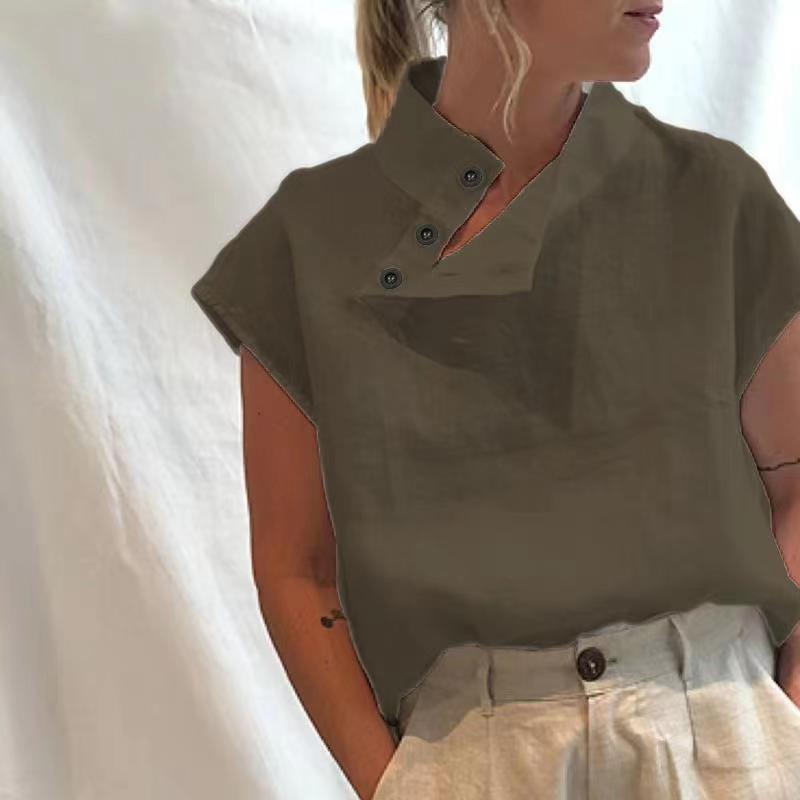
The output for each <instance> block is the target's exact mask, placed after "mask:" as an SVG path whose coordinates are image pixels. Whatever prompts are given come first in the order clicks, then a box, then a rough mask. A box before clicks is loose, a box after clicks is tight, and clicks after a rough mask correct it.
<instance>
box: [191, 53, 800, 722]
mask: <svg viewBox="0 0 800 800" xmlns="http://www.w3.org/2000/svg"><path fill="white" fill-rule="evenodd" d="M446 60H447V57H446V56H439V57H436V58H424V59H421V60H418V61H414V62H411V63H410V64H409V65H408V66H407V68H406V70H405V72H404V74H403V79H402V81H401V83H400V87H399V91H398V94H397V98H396V101H395V104H394V106H393V108H392V111H391V114H390V116H389V118H388V120H387V122H386V125H385V127H384V129H383V130H382V132H381V134H380V135H379V137H378V138H377V139H376V140H375V141H374V142H368V143H367V144H364V145H363V146H361V147H359V148H357V149H355V150H354V151H352V152H350V153H347V154H344V155H342V156H339V157H336V158H334V159H331V160H329V161H326V162H323V163H320V164H317V165H314V166H311V167H300V168H297V169H294V170H292V171H291V172H290V173H289V174H287V175H286V176H285V177H284V178H283V180H282V181H281V182H280V185H279V186H278V187H277V189H276V190H275V191H274V192H273V193H272V194H271V195H270V196H269V197H268V199H267V200H266V202H265V204H264V205H263V207H262V208H261V209H259V210H258V211H257V212H256V213H255V215H254V216H253V217H252V218H251V219H250V220H249V221H248V222H247V223H246V224H245V225H244V226H243V227H242V228H241V230H240V231H239V232H238V233H237V234H236V235H235V236H233V237H232V238H231V240H230V241H229V242H228V243H227V244H225V246H224V247H223V248H222V250H221V252H219V254H218V255H217V256H216V258H215V259H214V260H213V263H212V264H211V266H210V267H209V268H208V269H207V271H206V272H205V274H203V275H202V276H201V277H200V278H199V280H198V281H197V282H196V283H195V285H194V286H193V287H192V290H191V293H192V296H193V297H194V299H195V300H196V301H197V302H198V304H199V305H200V307H201V308H202V309H203V311H204V312H205V313H206V314H207V315H208V317H209V318H210V320H211V321H212V322H213V323H214V324H215V326H216V327H217V328H218V330H219V331H220V332H221V334H222V335H223V336H224V337H225V339H226V341H227V342H228V344H229V345H230V346H231V348H232V349H233V350H234V352H238V347H239V345H240V344H241V345H244V346H246V347H247V348H248V349H250V350H251V351H252V352H253V354H254V355H255V356H256V357H257V358H258V360H259V361H260V362H261V364H262V365H263V366H264V368H265V369H267V370H268V371H269V372H270V373H271V374H272V376H273V377H274V379H275V380H276V381H277V382H278V383H279V384H280V385H281V386H282V387H283V389H284V390H285V391H286V392H287V394H288V395H289V396H290V397H291V398H292V400H293V401H294V402H295V403H296V405H297V406H298V408H299V409H300V410H301V411H302V412H303V413H304V414H305V415H306V416H307V417H308V419H309V420H310V421H311V422H312V423H313V424H314V426H315V428H316V433H317V437H318V444H319V454H320V461H321V468H322V474H323V481H324V487H325V494H326V498H327V502H328V508H329V511H330V515H331V521H332V524H333V528H334V532H335V535H336V553H337V588H338V592H339V598H340V600H341V604H342V610H343V612H344V614H345V616H346V618H347V624H348V626H349V630H350V633H351V636H352V640H353V644H354V647H355V649H356V652H357V654H358V658H359V660H360V662H361V664H362V666H363V669H364V671H365V674H366V676H367V678H368V680H369V682H370V685H371V687H372V689H373V691H374V693H375V696H376V700H377V703H378V706H379V709H380V712H381V714H382V715H383V717H384V719H385V720H386V721H387V722H388V723H389V724H391V725H395V724H396V721H397V714H398V704H399V701H400V699H401V697H402V696H403V695H405V694H406V693H408V692H410V691H411V690H412V689H413V687H414V686H416V685H417V684H418V683H419V682H420V681H421V680H422V678H423V676H424V675H425V673H426V672H427V670H428V669H429V668H430V667H431V665H432V664H433V662H434V660H435V659H436V657H437V655H438V654H439V653H441V652H442V651H443V650H444V649H445V648H448V647H451V646H453V645H457V644H465V643H470V642H472V643H480V644H484V645H495V646H513V645H523V646H532V645H536V646H553V645H558V644H563V643H565V642H569V641H570V640H571V639H572V638H573V637H575V636H576V635H578V634H579V633H581V632H583V631H587V630H593V629H595V628H597V627H598V626H600V625H603V624H607V623H610V622H613V621H615V620H628V621H631V622H635V621H645V620H647V619H650V618H653V617H655V616H657V615H661V614H664V613H668V612H679V611H683V610H687V609H690V608H693V607H695V606H697V605H698V604H700V603H702V602H704V601H714V602H717V603H721V604H753V605H758V606H759V607H760V608H762V609H763V611H764V614H765V619H766V620H767V622H768V623H769V630H770V635H771V636H772V637H773V640H774V644H776V645H780V644H782V643H783V641H785V639H786V638H787V637H788V635H789V634H790V632H791V631H792V629H793V627H794V626H795V624H796V623H797V621H798V620H800V587H798V585H797V584H796V583H795V582H794V581H793V580H792V579H791V577H790V575H789V572H788V570H787V566H786V562H785V560H784V558H783V555H782V553H781V551H780V549H779V547H778V546H777V543H776V541H775V538H774V536H773V534H772V527H771V509H770V504H769V499H768V496H767V494H766V492H765V490H764V486H763V484H762V482H761V478H760V476H759V472H758V469H757V466H756V464H755V462H754V460H753V457H752V454H751V452H750V450H749V448H748V446H747V443H746V440H745V438H744V436H743V435H742V429H741V425H740V412H739V403H740V399H741V396H742V394H743V392H744V390H745V388H746V386H747V383H748V381H749V380H750V378H751V377H752V374H753V373H754V371H755V369H756V367H757V365H758V363H759V361H760V360H761V358H762V357H763V356H764V354H765V353H766V351H767V350H768V349H769V347H770V346H771V345H772V344H773V342H774V341H775V340H776V339H777V337H778V336H779V334H780V333H781V332H782V330H783V329H784V328H785V326H786V325H787V323H788V322H789V321H790V319H791V317H792V316H793V315H794V314H795V313H797V312H798V311H800V222H798V219H797V217H796V216H795V215H794V213H793V212H792V211H791V210H790V208H789V207H788V205H787V204H786V202H785V201H784V199H783V198H782V197H781V195H780V194H779V193H778V191H777V190H776V188H775V187H774V185H773V183H772V182H771V180H770V178H769V177H768V175H767V173H766V172H765V170H764V169H763V168H762V167H761V166H760V164H759V163H758V162H757V161H756V160H755V159H754V158H752V157H751V156H749V155H748V154H747V153H746V151H744V150H743V149H742V148H741V147H740V146H738V145H737V144H735V143H733V142H730V141H728V140H725V139H722V138H719V137H716V136H714V135H711V134H709V133H705V132H702V131H696V130H691V129H687V128H682V127H678V126H675V125H672V124H669V123H666V122H664V121H662V120H659V119H658V118H656V117H655V116H654V115H653V114H652V113H651V112H649V111H648V110H647V109H646V108H645V107H643V106H641V105H638V104H635V103H632V102H631V101H629V100H628V99H627V98H626V97H625V96H624V95H623V94H622V93H621V92H620V91H619V90H618V89H617V88H616V87H615V86H614V85H613V83H610V82H604V81H596V82H594V83H592V84H591V85H590V88H589V91H588V96H587V97H586V98H585V101H584V103H583V105H582V106H581V108H580V112H579V114H578V115H577V117H576V119H575V122H574V124H573V125H572V127H571V129H570V133H569V137H568V139H567V141H566V143H565V144H564V146H563V147H562V149H561V150H560V152H559V153H558V154H557V155H556V157H554V159H553V160H552V161H550V162H549V163H548V164H547V166H546V167H545V168H544V169H543V170H541V171H540V172H539V173H538V174H537V175H536V176H535V177H534V178H532V179H531V180H530V181H529V182H528V183H527V184H526V185H525V186H524V188H523V189H522V190H521V191H520V192H519V193H518V194H517V195H516V196H515V197H514V198H513V200H512V201H511V203H510V204H509V205H508V206H507V207H506V208H505V209H504V210H503V212H502V213H501V214H500V215H499V216H498V217H496V218H495V219H494V220H492V221H491V222H490V223H489V224H488V226H486V227H485V228H483V229H482V230H481V231H480V232H479V233H478V234H477V235H476V236H474V237H473V238H472V239H470V240H469V241H467V242H466V243H465V244H464V245H463V246H461V247H460V248H459V249H458V250H456V251H454V252H453V253H451V254H450V255H448V256H446V257H445V258H443V259H441V258H440V254H441V252H442V250H443V248H444V246H445V244H446V242H447V241H448V240H449V239H450V237H451V236H452V235H453V234H454V232H455V231H456V230H457V229H458V228H459V227H460V226H461V225H462V224H463V223H464V222H465V221H466V220H467V218H468V217H469V216H470V214H471V213H472V211H473V210H474V209H475V208H476V206H477V205H478V204H479V202H480V201H481V198H482V197H483V195H484V194H485V192H486V189H487V188H488V187H489V185H490V184H491V183H492V181H494V179H495V178H497V176H498V175H499V174H500V172H501V171H502V169H503V167H504V163H503V161H502V160H501V159H500V158H499V157H498V156H497V155H496V154H495V153H494V152H493V151H492V150H491V149H490V148H489V147H488V146H487V145H486V144H484V143H483V142H482V141H480V140H479V139H477V138H476V137H474V136H472V135H470V134H468V133H466V132H464V131H462V130H461V129H459V128H457V127H456V126H454V125H452V124H451V123H450V122H448V121H447V120H446V119H445V118H444V117H442V116H441V115H440V114H439V113H438V112H437V111H436V110H435V109H434V108H433V103H434V101H435V98H436V93H437V91H438V87H439V85H440V81H441V76H442V73H443V70H444V68H445V65H446Z"/></svg>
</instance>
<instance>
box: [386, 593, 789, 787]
mask: <svg viewBox="0 0 800 800" xmlns="http://www.w3.org/2000/svg"><path fill="white" fill-rule="evenodd" d="M776 665H777V650H776V648H775V646H774V644H773V642H772V639H771V638H770V635H769V629H768V627H767V625H766V621H765V619H764V616H763V613H762V611H761V609H760V607H759V606H755V605H718V604H715V603H711V602H707V603H703V604H701V605H699V606H697V607H695V608H693V609H691V610H689V611H687V612H683V613H671V614H667V615H664V616H661V617H657V618H653V619H650V620H648V621H646V622H644V623H640V624H628V623H625V622H623V623H617V624H613V625H608V626H604V627H602V628H598V629H596V630H595V631H592V632H589V633H586V634H584V635H582V636H579V637H578V638H577V639H576V640H574V641H573V642H572V643H571V644H570V645H567V646H561V647H550V648H527V647H489V646H485V645H481V644H478V643H469V644H462V645H457V646H455V647H451V648H448V649H446V650H444V651H442V652H441V653H440V655H439V657H438V658H437V660H436V661H435V662H434V663H433V665H432V666H431V667H430V668H429V670H428V671H427V672H426V674H425V675H424V676H423V678H422V680H421V681H420V682H419V683H418V684H417V685H416V686H415V687H414V688H413V689H412V690H411V691H410V692H409V693H407V694H406V695H404V697H403V699H402V702H401V706H400V715H399V717H398V724H397V738H398V740H399V744H398V747H397V749H396V751H395V753H394V755H393V757H392V759H391V761H390V762H389V764H388V766H387V768H386V770H385V771H384V773H383V775H382V776H381V779H380V781H379V783H378V786H377V788H376V791H375V794H374V796H373V798H374V800H440V799H441V800H445V799H446V800H487V799H491V800H798V799H799V798H800V709H799V708H798V707H797V706H796V705H795V703H794V702H793V701H792V700H791V699H790V698H789V696H788V695H787V694H786V693H785V692H784V691H783V689H782V688H781V686H780V685H779V684H778V683H777V682H776V679H775V678H776Z"/></svg>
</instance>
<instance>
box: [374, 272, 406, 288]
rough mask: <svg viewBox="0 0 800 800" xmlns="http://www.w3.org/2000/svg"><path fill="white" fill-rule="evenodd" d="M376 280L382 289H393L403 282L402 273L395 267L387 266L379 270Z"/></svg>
mask: <svg viewBox="0 0 800 800" xmlns="http://www.w3.org/2000/svg"><path fill="white" fill-rule="evenodd" d="M378 281H379V283H380V285H381V286H382V287H383V288H384V289H394V288H395V287H396V286H399V285H400V284H401V283H402V282H403V273H402V272H400V270H399V269H398V268H397V267H387V268H386V269H383V270H381V274H380V277H379V278H378Z"/></svg>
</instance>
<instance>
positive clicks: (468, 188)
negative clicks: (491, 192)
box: [358, 56, 638, 297]
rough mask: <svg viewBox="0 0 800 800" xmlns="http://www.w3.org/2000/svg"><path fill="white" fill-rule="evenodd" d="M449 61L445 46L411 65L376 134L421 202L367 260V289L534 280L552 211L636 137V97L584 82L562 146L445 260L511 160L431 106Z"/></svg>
mask: <svg viewBox="0 0 800 800" xmlns="http://www.w3.org/2000/svg"><path fill="white" fill-rule="evenodd" d="M446 62H447V56H439V57H436V58H424V59H422V60H418V61H413V62H410V63H409V64H408V65H407V66H406V68H405V71H404V73H403V76H402V79H401V82H400V86H399V89H398V93H397V96H396V98H395V103H394V105H393V107H392V110H391V112H390V114H389V117H388V119H387V120H386V123H385V125H384V128H383V130H382V131H381V133H380V135H379V136H378V138H377V139H376V141H375V142H374V145H373V147H374V153H375V157H376V159H377V161H378V164H379V165H380V168H381V169H382V170H383V172H384V173H385V174H386V176H387V177H388V178H389V179H390V180H392V181H393V182H394V183H395V184H396V185H397V186H399V187H400V189H402V190H403V191H404V192H406V193H407V194H408V195H410V196H411V197H413V198H414V199H415V200H416V201H417V202H418V204H419V212H418V215H417V216H416V217H415V218H414V219H413V220H412V221H411V224H410V227H409V230H408V231H407V232H406V234H405V235H404V236H402V237H401V239H400V241H399V243H398V245H397V246H396V247H395V248H394V250H393V251H392V252H391V253H388V254H387V257H386V258H385V259H383V260H382V262H381V263H380V264H377V265H375V266H374V268H373V269H372V270H371V272H370V274H369V275H368V276H367V278H366V280H365V281H364V282H363V284H362V285H361V287H360V289H359V290H358V293H359V294H361V295H369V296H382V295H385V296H387V297H388V296H392V297H402V296H405V297H437V296H451V295H454V294H505V293H508V292H512V291H523V290H529V289H531V287H532V281H533V272H534V267H535V263H536V260H537V258H538V255H539V251H540V249H541V244H542V239H543V237H544V234H545V229H546V226H547V222H548V220H549V219H550V217H551V216H552V215H554V214H558V213H560V212H562V211H563V210H565V209H566V208H568V207H569V206H571V205H572V204H574V203H576V202H578V201H579V200H581V199H582V198H583V197H585V196H586V195H588V194H589V193H590V192H591V191H592V190H593V189H594V188H595V187H596V186H597V185H598V184H599V183H600V182H601V181H602V179H603V177H604V175H606V174H607V173H608V172H609V171H610V170H611V169H612V168H613V167H614V166H615V165H616V164H617V162H618V161H619V159H620V158H621V157H622V156H624V155H625V154H626V153H627V152H628V151H629V148H630V147H631V144H632V140H633V135H634V133H635V132H636V125H637V122H638V118H637V116H636V114H635V113H634V111H633V109H634V105H633V104H632V103H630V102H629V101H628V100H627V99H626V98H625V96H624V95H623V94H622V93H621V92H620V91H619V90H618V89H617V88H616V87H615V86H614V85H613V84H612V83H610V82H607V81H594V82H592V83H586V82H585V83H584V84H583V88H584V90H585V91H587V93H588V97H587V98H586V99H585V101H584V103H583V105H582V107H581V109H580V111H579V113H578V115H577V118H576V120H575V122H574V123H573V126H572V128H571V130H570V133H569V136H568V138H567V140H566V142H565V144H564V146H563V147H562V149H561V151H560V152H559V154H558V155H557V156H556V157H555V158H554V159H553V160H552V161H550V162H549V163H548V164H547V166H546V167H545V168H544V169H542V170H541V171H540V172H539V173H538V174H537V175H536V176H535V177H534V178H533V179H532V180H531V181H529V182H528V183H527V184H526V185H525V186H524V187H523V188H522V190H521V191H520V192H519V193H518V194H517V195H516V196H515V197H514V198H513V199H512V200H511V202H510V203H509V204H508V205H507V206H506V208H505V209H504V210H503V211H502V212H501V213H500V214H499V215H498V216H497V217H495V218H494V219H493V220H491V221H490V222H489V223H488V225H487V226H486V227H484V228H483V229H482V230H481V231H480V232H479V233H478V234H476V235H475V236H473V237H472V239H471V240H469V241H467V242H466V243H465V244H464V245H463V246H462V247H461V248H459V249H458V250H456V251H454V252H453V253H451V254H450V255H448V256H446V257H445V258H444V259H443V260H442V261H440V262H439V261H438V259H439V256H440V253H441V251H442V250H443V249H444V247H445V245H446V243H447V241H448V240H449V239H450V238H451V236H452V234H453V233H454V232H455V231H456V230H457V229H458V228H459V227H461V225H462V224H463V223H464V222H465V221H466V219H467V218H468V217H469V216H470V214H471V213H472V212H473V210H474V209H475V208H476V207H477V205H478V204H479V202H480V201H481V199H482V198H483V196H484V194H485V193H486V190H487V189H488V187H489V185H490V184H491V183H492V181H494V180H495V178H496V177H497V176H498V175H499V174H500V172H501V171H502V170H503V168H504V167H505V163H504V162H503V160H502V159H501V158H500V157H499V156H498V155H497V154H496V153H495V152H494V151H493V150H491V149H490V148H489V147H488V146H487V145H486V144H484V143H483V142H481V141H480V140H479V139H477V138H476V137H474V136H472V135H471V134H469V133H467V132H466V131H464V130H462V129H460V128H458V127H456V126H455V125H453V124H452V123H450V122H449V121H448V120H447V119H445V118H444V117H443V116H442V115H441V114H439V113H438V112H437V111H436V110H435V109H434V107H433V103H434V102H435V100H436V97H437V93H438V90H439V86H440V83H441V79H442V75H443V73H444V68H445V64H446ZM426 228H427V229H428V230H427V232H425V229H426ZM431 229H432V230H433V236H431V232H430V230H431ZM437 262H438V263H437ZM387 269H388V270H397V271H398V274H399V275H400V280H399V281H397V280H394V279H393V278H392V277H391V276H390V279H389V281H388V282H387V281H386V280H385V279H382V276H385V275H386V272H385V271H386V270H387Z"/></svg>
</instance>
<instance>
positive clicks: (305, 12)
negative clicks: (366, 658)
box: [0, 0, 800, 800]
mask: <svg viewBox="0 0 800 800" xmlns="http://www.w3.org/2000/svg"><path fill="white" fill-rule="evenodd" d="M353 5H354V4H353V2H352V0H347V1H345V0H306V2H297V0H260V1H259V0H190V1H189V2H175V1H174V0H172V1H171V0H137V2H133V0H127V1H126V0H107V1H106V2H100V0H95V1H94V2H91V1H90V0H84V2H76V1H75V0H73V1H72V2H70V0H49V2H47V3H42V2H33V3H32V2H29V0H6V1H5V2H4V3H3V4H2V8H0V169H1V171H0V175H1V176H2V182H1V183H0V234H1V235H0V304H1V306H0V308H1V309H2V313H0V354H1V355H2V370H0V402H2V412H3V413H2V415H1V416H0V442H1V443H2V444H1V445H0V446H1V447H2V458H0V469H1V470H2V479H0V499H1V500H2V511H3V516H2V525H0V544H1V546H2V549H1V550H0V798H2V800H177V799H178V798H191V799H192V800H205V799H206V798H208V800H212V799H213V800H219V798H226V800H233V798H241V800H255V799H256V798H276V799H277V798H309V797H313V798H315V799H316V798H320V800H324V799H325V798H346V797H353V796H355V795H354V793H353V791H352V789H351V788H350V786H349V784H348V782H347V780H346V778H345V777H344V775H343V774H342V772H341V770H340V769H339V767H338V765H337V764H336V762H335V760H334V759H333V758H332V756H331V755H330V753H329V752H328V750H327V748H326V747H325V745H324V743H323V742H322V741H321V739H320V738H319V737H318V735H317V733H316V730H315V729H314V728H313V726H312V725H311V723H310V721H309V719H308V717H307V716H306V714H305V712H304V710H303V708H302V705H301V704H300V703H299V701H298V699H297V698H296V697H295V695H294V693H293V690H292V688H291V684H290V683H289V681H288V680H287V677H286V675H285V673H284V671H283V668H282V666H281V664H280V661H279V660H278V658H277V656H276V653H275V651H274V649H273V647H272V644H271V642H270V640H269V638H268V636H267V633H266V630H265V627H264V624H263V621H262V619H261V616H260V612H259V609H258V603H257V597H256V594H255V588H254V585H253V582H252V578H251V572H250V554H249V528H248V518H247V507H246V496H245V492H244V477H243V470H242V457H241V440H240V435H241V433H240V424H241V411H240V400H239V364H238V361H237V359H236V358H235V357H234V356H233V354H232V353H231V351H230V350H229V349H228V346H227V345H226V344H225V343H224V341H223V339H222V337H220V336H219V335H218V333H217V332H216V331H214V330H213V328H212V327H211V326H210V325H209V324H208V321H207V320H206V319H205V318H204V316H203V315H202V313H201V312H200V310H199V309H198V308H197V307H196V305H195V304H194V302H193V301H192V300H191V298H190V295H189V288H190V285H191V284H192V282H193V281H194V280H196V279H197V277H199V275H200V274H201V272H202V271H204V270H205V269H206V267H207V266H208V265H209V263H210V259H211V258H212V257H213V255H215V253H216V252H217V250H218V249H219V247H220V246H221V245H222V244H223V243H224V241H226V240H227V239H228V238H229V237H230V236H231V235H232V234H233V233H234V232H235V231H236V230H238V227H239V226H240V225H241V224H242V223H243V222H244V221H245V220H246V219H248V218H249V217H250V216H251V215H252V214H253V213H254V212H255V211H256V210H257V209H258V208H259V207H260V206H261V205H262V203H263V202H264V200H265V199H266V197H267V196H268V195H269V194H271V193H272V191H273V190H274V189H275V187H276V186H277V183H278V182H279V180H280V179H281V178H282V177H283V176H284V175H285V174H286V173H287V172H288V171H290V170H291V169H293V168H295V167H298V166H306V165H311V164H314V163H318V162H320V161H323V160H327V159H329V158H332V157H334V156H337V155H339V154H342V153H345V152H349V151H350V150H352V149H354V148H356V147H358V146H360V145H361V144H363V143H364V142H365V141H366V127H365V111H364V105H363V98H362V95H361V84H360V73H359V69H358V64H357V61H356V58H355V52H354V42H353ZM798 27H800V10H798V6H797V3H796V2H795V0H748V1H747V2H741V1H740V0H725V1H724V2H723V0H707V2H705V3H702V4H698V3H693V2H689V0H672V2H671V0H667V1H666V10H665V13H664V14H663V15H662V28H661V30H660V31H659V32H658V33H657V34H656V36H655V38H654V40H653V43H652V54H653V62H652V66H651V69H650V71H649V73H648V74H647V75H646V76H645V77H644V78H643V79H642V80H641V81H639V82H638V83H636V84H625V83H619V84H617V85H618V86H619V88H620V89H621V90H622V91H624V92H625V93H626V94H627V95H628V96H629V97H630V98H631V99H633V100H635V101H636V102H640V103H642V104H643V105H646V106H647V107H648V108H649V109H650V110H651V111H652V112H653V113H654V114H656V116H660V117H661V118H663V119H666V120H667V121H671V122H673V123H675V124H678V125H684V126H688V127H695V128H701V129H704V130H708V131H710V132H712V133H715V134H718V135H721V136H724V137H726V138H731V139H734V140H736V141H738V142H739V143H740V144H742V145H743V146H744V147H745V148H746V149H747V150H748V151H749V152H751V153H752V154H753V155H754V156H756V157H757V158H758V159H759V160H760V161H761V162H762V164H764V166H765V167H766V168H767V170H768V171H769V173H770V174H771V176H772V177H773V180H774V182H775V184H776V186H777V187H778V189H779V190H780V191H781V192H782V193H783V195H784V196H785V197H786V199H787V202H789V204H790V205H791V206H792V207H793V208H794V209H796V210H798V211H800V147H799V146H798V144H797V143H798V142H800V102H799V101H800V90H798V85H797V76H798V75H800V47H798V40H797V31H798Z"/></svg>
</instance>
